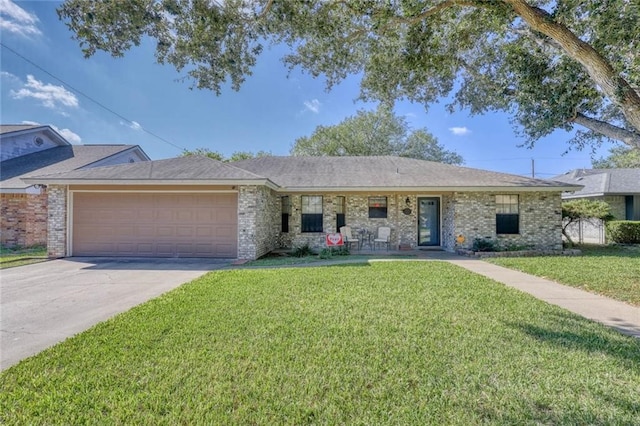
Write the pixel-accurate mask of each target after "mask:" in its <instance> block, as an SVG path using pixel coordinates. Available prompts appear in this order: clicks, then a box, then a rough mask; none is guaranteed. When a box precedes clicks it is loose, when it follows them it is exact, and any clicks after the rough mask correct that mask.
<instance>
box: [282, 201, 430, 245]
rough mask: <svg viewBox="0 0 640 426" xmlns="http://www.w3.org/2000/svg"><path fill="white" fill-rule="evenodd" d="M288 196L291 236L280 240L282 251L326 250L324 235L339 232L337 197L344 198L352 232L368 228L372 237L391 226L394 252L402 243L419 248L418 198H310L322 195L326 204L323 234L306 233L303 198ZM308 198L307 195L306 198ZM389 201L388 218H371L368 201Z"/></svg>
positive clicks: (284, 234) (287, 234)
mask: <svg viewBox="0 0 640 426" xmlns="http://www.w3.org/2000/svg"><path fill="white" fill-rule="evenodd" d="M285 195H289V197H290V200H291V217H290V218H289V232H288V233H283V234H281V236H280V241H281V245H282V246H283V247H299V246H302V245H305V244H308V245H309V246H310V247H312V248H314V249H316V250H318V249H321V248H324V247H325V234H327V233H332V232H339V230H338V229H337V222H336V205H337V197H338V196H344V197H345V223H346V225H348V226H351V227H352V228H358V229H361V228H365V229H367V230H369V231H371V232H373V233H376V232H377V229H378V227H380V226H388V227H390V228H391V248H392V249H397V248H398V245H399V244H400V243H403V244H409V245H411V246H412V247H414V246H415V245H416V244H417V240H416V238H417V235H416V226H417V225H416V223H417V206H416V195H412V194H409V195H408V194H393V193H373V192H372V193H362V194H333V193H323V194H308V195H322V204H323V210H322V214H323V220H322V222H323V232H321V233H308V232H305V233H303V232H302V231H301V227H302V223H301V222H302V209H301V194H285ZM304 195H307V194H304ZM373 196H377V197H379V196H385V197H387V217H386V218H380V219H378V218H369V197H373ZM407 197H409V207H410V209H411V213H410V214H409V215H406V214H404V213H403V210H404V209H405V207H407V205H406V198H407Z"/></svg>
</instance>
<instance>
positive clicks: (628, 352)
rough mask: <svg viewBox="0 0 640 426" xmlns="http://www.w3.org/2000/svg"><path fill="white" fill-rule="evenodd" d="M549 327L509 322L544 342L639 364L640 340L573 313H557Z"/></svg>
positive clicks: (633, 365)
mask: <svg viewBox="0 0 640 426" xmlns="http://www.w3.org/2000/svg"><path fill="white" fill-rule="evenodd" d="M547 319H548V324H549V325H548V326H546V327H544V326H541V325H537V324H531V323H524V322H506V324H507V325H509V326H511V327H514V328H517V329H519V330H520V331H522V332H524V333H525V334H527V335H529V336H531V337H533V338H534V339H536V340H538V341H539V342H541V343H544V344H548V345H553V346H558V347H562V348H565V349H571V350H579V351H584V352H587V353H589V354H599V353H604V354H607V355H609V356H612V357H615V358H617V359H619V360H620V361H622V362H623V363H624V364H626V366H627V367H628V368H634V369H637V368H639V367H640V339H638V338H634V337H630V336H626V335H623V334H622V333H619V334H618V333H617V332H612V331H611V330H610V329H609V328H607V327H606V326H603V325H601V324H597V323H593V322H591V321H589V320H587V319H584V318H582V317H579V316H576V315H573V314H571V313H568V312H567V313H554V314H551V315H550V316H548V317H547Z"/></svg>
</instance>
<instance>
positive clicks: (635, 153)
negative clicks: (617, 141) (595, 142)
mask: <svg viewBox="0 0 640 426" xmlns="http://www.w3.org/2000/svg"><path fill="white" fill-rule="evenodd" d="M591 164H592V166H593V167H594V168H596V169H633V168H640V148H628V147H625V146H616V147H613V148H611V149H610V150H609V155H608V156H607V157H604V158H600V159H598V160H593V161H592V162H591Z"/></svg>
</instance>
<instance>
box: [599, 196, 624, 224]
mask: <svg viewBox="0 0 640 426" xmlns="http://www.w3.org/2000/svg"><path fill="white" fill-rule="evenodd" d="M591 200H599V201H604V202H605V203H607V204H609V206H611V214H612V215H613V217H615V218H616V220H625V219H626V217H627V205H626V202H625V197H624V195H606V196H604V197H597V198H591Z"/></svg>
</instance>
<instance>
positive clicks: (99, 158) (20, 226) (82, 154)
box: [0, 125, 149, 247]
mask: <svg viewBox="0 0 640 426" xmlns="http://www.w3.org/2000/svg"><path fill="white" fill-rule="evenodd" d="M139 161H149V157H148V156H147V155H146V154H145V153H144V151H142V149H141V148H140V147H139V146H137V145H71V144H70V143H69V142H68V141H67V140H65V139H64V137H62V136H61V135H60V134H59V133H58V132H56V131H55V130H54V129H52V128H51V127H49V126H40V125H1V126H0V244H2V245H3V246H9V247H13V246H22V247H24V246H32V245H37V244H46V242H47V216H48V214H47V204H48V200H47V197H48V196H47V189H46V185H39V184H33V183H25V182H24V181H23V180H22V178H24V177H28V176H32V175H45V174H50V173H59V172H67V171H71V170H76V169H84V168H89V167H98V166H107V165H115V164H121V163H130V162H139Z"/></svg>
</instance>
